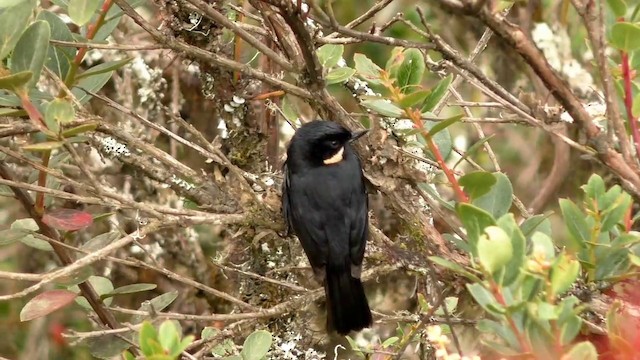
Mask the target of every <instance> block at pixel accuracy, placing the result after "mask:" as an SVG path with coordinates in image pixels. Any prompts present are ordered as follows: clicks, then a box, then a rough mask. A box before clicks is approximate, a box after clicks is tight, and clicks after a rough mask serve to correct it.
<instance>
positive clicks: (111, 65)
mask: <svg viewBox="0 0 640 360" xmlns="http://www.w3.org/2000/svg"><path fill="white" fill-rule="evenodd" d="M132 59H133V58H131V57H129V58H125V59H122V60H114V61H108V62H106V63H102V64H99V65H96V66H94V67H92V68H90V69H88V70H87V71H85V72H83V73H82V74H80V75H78V76H77V77H76V79H77V80H80V79H84V78H88V77H91V76H94V75H98V74H104V73H107V72H110V71H114V70H118V69H120V68H121V67H123V66H125V65H126V64H128V63H129V62H130V61H131V60H132Z"/></svg>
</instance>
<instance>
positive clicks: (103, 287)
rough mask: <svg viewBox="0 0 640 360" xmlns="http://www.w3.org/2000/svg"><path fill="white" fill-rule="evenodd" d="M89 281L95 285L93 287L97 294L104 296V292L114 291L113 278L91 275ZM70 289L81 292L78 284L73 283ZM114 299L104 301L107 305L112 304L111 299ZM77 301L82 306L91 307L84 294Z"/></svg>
mask: <svg viewBox="0 0 640 360" xmlns="http://www.w3.org/2000/svg"><path fill="white" fill-rule="evenodd" d="M88 282H89V283H90V284H91V286H93V288H94V289H95V291H96V294H98V295H100V296H102V295H104V294H107V293H110V292H111V291H113V283H111V280H109V279H107V278H106V277H102V276H90V277H89V279H88ZM69 290H71V291H73V292H75V293H78V294H79V293H80V288H79V287H78V285H73V286H70V287H69ZM112 300H113V299H111V298H108V299H105V300H103V303H104V304H105V305H106V306H109V305H111V301H112ZM76 303H78V305H80V306H82V307H83V308H85V309H89V310H90V309H91V305H90V304H89V302H88V301H87V299H85V298H84V296H79V297H78V298H77V299H76Z"/></svg>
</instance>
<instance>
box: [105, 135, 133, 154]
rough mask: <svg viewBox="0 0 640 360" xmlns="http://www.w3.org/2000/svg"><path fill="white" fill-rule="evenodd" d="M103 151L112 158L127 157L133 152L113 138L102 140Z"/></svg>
mask: <svg viewBox="0 0 640 360" xmlns="http://www.w3.org/2000/svg"><path fill="white" fill-rule="evenodd" d="M101 145H102V151H103V152H104V153H105V154H106V155H107V156H108V157H110V158H119V157H122V156H124V157H127V156H130V155H131V151H129V148H127V146H126V145H125V144H122V143H120V142H118V141H117V140H116V139H114V138H112V137H111V136H109V137H106V138H104V139H102V141H101Z"/></svg>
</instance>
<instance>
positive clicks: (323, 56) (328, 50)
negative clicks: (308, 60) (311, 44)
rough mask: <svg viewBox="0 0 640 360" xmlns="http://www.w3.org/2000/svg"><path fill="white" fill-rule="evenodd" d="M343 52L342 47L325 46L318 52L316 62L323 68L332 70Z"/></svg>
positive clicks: (334, 45)
mask: <svg viewBox="0 0 640 360" xmlns="http://www.w3.org/2000/svg"><path fill="white" fill-rule="evenodd" d="M343 52H344V45H336V44H325V45H322V46H321V47H320V48H319V49H318V51H317V54H318V60H319V61H320V64H322V66H323V67H325V68H332V67H334V66H336V65H337V64H338V61H340V59H341V58H342V53H343Z"/></svg>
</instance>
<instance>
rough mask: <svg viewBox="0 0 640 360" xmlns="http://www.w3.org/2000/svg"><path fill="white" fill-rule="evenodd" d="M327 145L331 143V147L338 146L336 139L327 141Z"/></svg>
mask: <svg viewBox="0 0 640 360" xmlns="http://www.w3.org/2000/svg"><path fill="white" fill-rule="evenodd" d="M329 145H331V147H337V146H338V140H331V141H330V142H329Z"/></svg>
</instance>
